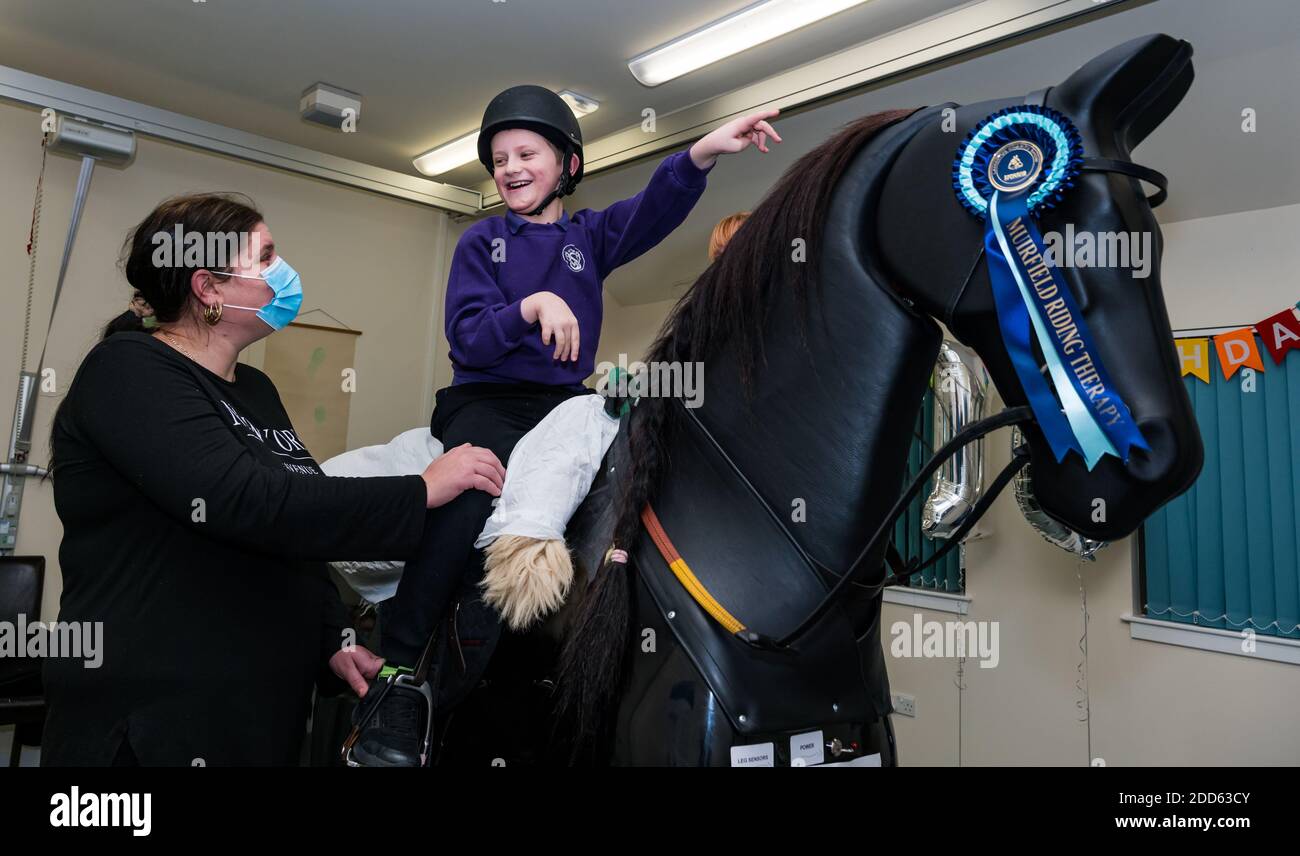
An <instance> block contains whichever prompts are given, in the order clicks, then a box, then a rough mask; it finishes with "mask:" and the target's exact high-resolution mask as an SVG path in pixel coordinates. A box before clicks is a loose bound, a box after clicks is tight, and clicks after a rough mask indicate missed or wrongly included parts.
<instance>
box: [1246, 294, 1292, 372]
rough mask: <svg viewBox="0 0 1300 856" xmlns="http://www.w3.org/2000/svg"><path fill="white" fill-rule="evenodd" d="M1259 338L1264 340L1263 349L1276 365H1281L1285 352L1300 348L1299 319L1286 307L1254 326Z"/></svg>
mask: <svg viewBox="0 0 1300 856" xmlns="http://www.w3.org/2000/svg"><path fill="white" fill-rule="evenodd" d="M1255 329H1257V330H1259V336H1260V338H1261V339H1263V340H1264V347H1265V348H1267V349H1268V355H1269V356H1270V357H1272V358H1273V362H1274V363H1275V364H1276V365H1281V364H1282V360H1283V358H1285V357H1286V352H1287V351H1289V350H1291V349H1292V348H1294V347H1297V346H1300V318H1297V317H1296V313H1295V310H1294V309H1292V308H1290V307H1287V308H1286V309H1283V310H1282V311H1281V312H1279V313H1277V314H1276V315H1270V316H1268V317H1267V318H1265V319H1264V320H1263V321H1260V322H1259V323H1258V324H1256V325H1255Z"/></svg>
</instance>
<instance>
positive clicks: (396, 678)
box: [340, 671, 433, 767]
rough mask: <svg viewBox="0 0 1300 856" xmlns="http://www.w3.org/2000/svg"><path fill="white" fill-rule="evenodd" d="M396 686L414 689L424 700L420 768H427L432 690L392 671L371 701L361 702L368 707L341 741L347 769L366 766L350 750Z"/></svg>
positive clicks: (431, 716) (399, 672)
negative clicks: (346, 736) (345, 738)
mask: <svg viewBox="0 0 1300 856" xmlns="http://www.w3.org/2000/svg"><path fill="white" fill-rule="evenodd" d="M398 684H400V685H402V686H404V687H411V688H413V689H415V691H416V692H418V693H419V694H420V696H421V697H422V698H423V699H424V740H423V741H422V742H421V743H420V766H421V767H427V766H428V765H429V744H430V743H431V738H432V733H433V690H432V689H430V688H429V682H428V681H427V680H418V681H417V680H416V676H415V675H414V674H411V673H409V672H403V671H394V672H392V673H391V674H389V676H388V680H386V681H384V685H383V687H382V688H381V689H380V690H379V692H378V694H377V695H376V696H375V697H374V698H373V699H370V698H365V699H362V700H361V703H362V704H363V705H365V704H367V703H369V707H368V708H367V709H366V712H365V713H364V714H362V716H361V718H360V719H359V720H358V721H357V723H356V724H355V725H353V726H352V730H351V731H350V732H348V739H347V740H344V741H343V748H342V750H341V751H340V755H341V757H342V759H343V762H344V763H345V764H347V765H348V766H349V767H364V766H366V765H365V764H362V763H361V762H360V761H358V760H357V759H356V756H355V755H353V753H352V749H353V747H354V746H355V745H356V742H357V740H358V739H360V737H361V732H362V731H363V730H364V729H365V727H366V724H367V723H369V722H370V720H371V718H372V717H373V716H374V715H375V711H377V710H379V706H380V705H381V704H383V701H384V699H385V698H386V697H387V696H388V693H389V691H390V690H391V689H392V688H393V687H395V686H397V685H398Z"/></svg>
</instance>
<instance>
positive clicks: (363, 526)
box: [41, 194, 505, 766]
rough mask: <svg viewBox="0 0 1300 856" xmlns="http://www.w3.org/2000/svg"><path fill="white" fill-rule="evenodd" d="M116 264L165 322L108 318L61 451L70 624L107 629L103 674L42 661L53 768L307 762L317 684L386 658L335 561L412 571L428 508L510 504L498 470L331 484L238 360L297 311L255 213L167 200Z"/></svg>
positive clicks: (275, 398) (224, 203) (446, 459)
mask: <svg viewBox="0 0 1300 856" xmlns="http://www.w3.org/2000/svg"><path fill="white" fill-rule="evenodd" d="M177 227H179V229H180V233H179V234H180V236H181V237H182V238H184V237H187V236H189V235H195V234H196V235H199V236H200V239H199V240H200V241H202V242H203V245H202V248H200V249H206V250H209V251H210V250H211V249H212V248H213V247H217V248H218V249H220V248H221V247H222V246H223V245H222V244H221V242H220V240H217V241H212V236H214V235H215V236H218V238H220V237H226V236H230V235H236V236H240V237H242V238H244V239H245V240H246V244H245V245H243V246H247V247H251V248H253V249H254V250H255V252H252V253H248V254H241V257H239V258H235V259H210V258H209V259H204V258H203V257H202V256H203V252H201V251H199V252H194V253H190V254H188V256H187V255H186V253H184V252H182V250H185V249H189V248H190V247H191V246H192V245H191V244H190V243H188V242H186V243H182V240H177V241H176V243H175V245H174V247H172V248H167V247H165V246H164V244H165V243H166V242H167V241H168V240H172V239H173V236H176V235H177V231H176V230H177ZM160 234H162V235H163V236H164V237H162V238H159V237H158V236H159V235H160ZM166 249H174V250H175V252H174V253H173V254H172V255H171V256H170V257H168V256H167V255H166V254H165V250H166ZM124 257H125V258H124V261H125V271H126V277H127V280H128V281H129V282H130V284H131V285H132V286H134V287H135V289H136V290H137V291H138V292H139V294H140V296H141V297H142V298H143V300H144V301H145V302H147V303H148V304H149V306H151V307H152V310H153V313H154V316H153V317H154V320H155V322H156V323H155V324H154V326H153V328H152V331H151V332H146V330H145V328H144V326H143V325H142V324H141V323H139V322H138V321H137V319H136V316H135V315H133V314H130V313H126V314H124V316H123V318H124V319H128V320H131V321H136V323H134V324H128V323H125V322H124V321H123V319H117V320H116V321H114V322H112V323H110V325H109V328H108V329H107V330H106V332H105V338H104V340H103V341H102V342H100V343H99V344H98V345H96V346H95V348H94V349H92V350H91V352H90V353H89V355H87V357H86V359H85V360H84V361H83V363H82V365H81V367H80V368H79V369H78V371H77V375H76V378H75V379H74V380H73V382H72V386H71V387H70V389H69V390H68V395H67V397H66V399H65V400H64V402H63V404H62V405H61V406H60V408H59V412H58V414H57V415H56V417H55V421H54V428H53V435H52V440H51V442H52V448H53V461H54V472H55V479H54V501H55V507H56V509H57V511H58V514H59V518H60V519H61V520H62V522H63V529H64V534H63V542H62V545H61V546H60V550H59V562H60V565H61V567H62V572H63V596H62V599H61V601H60V608H59V620H60V621H67V622H74V621H75V622H87V621H92V622H102V636H101V637H100V640H101V641H100V650H101V651H102V662H101V664H100V665H99V667H98V668H88V667H87V665H86V664H85V663H83V661H82V660H77V659H70V658H62V659H54V658H52V659H50V660H48V661H47V662H46V666H45V687H46V699H47V701H48V705H49V713H48V717H47V723H46V729H45V735H44V741H43V748H42V752H41V756H42V763H43V764H47V765H68V764H73V765H104V764H111V763H134V762H138V763H142V764H173V765H175V764H181V765H187V766H188V765H194V764H204V765H219V764H293V763H296V760H297V753H298V749H299V746H300V744H301V739H302V735H303V730H304V724H305V722H306V718H307V715H308V711H309V705H310V699H311V691H312V686H313V684H316V685H318V686H320V687H321V689H322V690H326V691H339V690H341V689H342V688H343V686H344V682H346V683H347V684H348V685H350V686H351V687H352V688H353V689H354V690H355V691H357V692H358V693H359V694H364V693H365V689H366V686H367V682H368V679H370V678H373V677H374V676H375V674H376V673H377V672H378V670H379V667H380V665H381V664H382V661H381V660H379V659H378V658H377V657H375V656H374V655H373V654H371V653H370V652H369V651H366V650H365V649H364V648H360V647H357V646H355V644H354V640H353V636H352V633H351V630H350V628H348V627H347V626H346V616H345V613H344V610H343V606H342V603H341V601H340V599H339V595H338V591H337V590H336V589H335V587H334V585H333V583H332V582H331V580H330V578H329V576H328V574H327V572H326V567H325V564H324V561H325V560H334V559H357V560H370V559H401V558H405V557H406V556H408V555H409V554H410V553H412V552H413V551H414V550H415V549H416V547H417V546H418V545H419V543H420V536H421V529H422V527H423V524H424V519H425V509H426V508H432V507H435V506H438V505H442V504H444V503H446V502H448V501H450V500H451V499H452V498H454V497H456V496H457V495H459V494H460V493H461V492H462V491H464V490H466V489H478V490H483V491H486V492H487V493H490V494H492V495H493V496H497V495H499V494H500V489H501V485H502V482H503V480H504V476H505V471H504V469H503V468H502V466H501V463H500V461H498V460H497V458H496V457H495V456H494V455H493V454H492V453H491V452H490V451H488V450H486V449H480V448H476V447H472V446H469V445H468V444H467V445H465V446H462V447H459V448H456V449H452V450H448V452H447V453H446V454H445V455H443V456H441V457H439V458H438V459H437V460H435V461H434V463H433V464H432V465H430V467H429V468H428V469H427V470H426V471H425V472H424V474H423V475H422V476H400V477H391V478H364V479H362V478H355V479H346V478H330V477H327V476H325V475H323V474H322V473H321V472H320V468H319V467H318V466H317V464H316V462H315V460H313V459H312V456H311V453H310V452H309V451H308V450H307V449H306V448H304V446H303V444H302V443H301V442H300V441H299V440H298V438H297V435H296V433H295V432H294V429H293V426H292V425H291V424H290V422H289V418H288V416H287V415H286V414H285V411H284V407H283V405H282V404H281V403H280V397H279V395H278V394H277V392H276V390H275V386H274V385H273V384H272V383H271V381H270V379H269V378H267V376H266V375H264V374H263V373H262V372H260V371H258V370H257V369H254V368H251V367H249V366H247V365H243V364H240V363H237V362H236V358H237V357H238V356H239V353H240V351H241V350H243V349H244V348H245V347H247V346H248V345H249V344H251V343H252V342H255V341H257V340H258V339H261V338H263V337H264V336H266V335H269V334H270V333H271V332H273V331H274V330H276V329H280V328H282V327H283V326H284V325H286V324H287V323H288V322H289V321H290V320H292V317H293V315H294V314H296V311H297V305H298V303H300V301H301V298H300V297H296V296H295V295H297V294H300V289H299V288H298V287H297V276H296V274H294V273H293V271H292V269H291V268H289V267H288V266H287V264H286V263H285V262H283V260H281V259H279V258H278V256H277V255H276V252H275V245H274V243H273V240H272V237H271V234H270V232H269V231H268V230H267V228H266V225H265V224H264V223H263V222H262V215H261V214H260V213H259V212H258V211H257V210H256V209H255V208H254V207H253V206H252V205H251V204H248V202H247V201H246V200H241V199H239V198H236V197H233V196H229V195H224V194H200V195H194V196H186V197H179V198H176V199H171V200H168V201H166V202H164V203H163V204H162V205H160V206H159V207H158V208H157V209H156V210H155V211H154V212H153V213H152V214H151V215H150V216H149V217H148V218H147V219H146V220H145V221H144V222H143V223H141V224H140V225H139V226H137V227H136V229H135V230H134V231H133V232H132V234H131V236H130V237H129V238H128V239H127V243H126V246H125V248H124ZM164 262H165V263H164ZM223 262H229V263H223Z"/></svg>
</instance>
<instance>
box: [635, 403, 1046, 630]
mask: <svg viewBox="0 0 1300 856" xmlns="http://www.w3.org/2000/svg"><path fill="white" fill-rule="evenodd" d="M678 402H679V403H680V404H681V405H682V410H683V411H684V412H685V413H686V414H687V416H688V417H690V419H691V421H692V422H693V423H694V424H695V426H696V427H697V428H698V429H699V430H700V431H701V433H703V435H704V437H705V439H707V440H708V442H709V445H711V446H712V447H713V449H714V451H715V452H717V453H718V455H719V456H720V457H721V458H722V459H723V461H724V462H726V464H727V466H728V467H729V468H730V469H731V471H732V472H733V473H734V474H735V475H736V476H737V478H739V479H740V482H741V484H743V485H744V486H745V488H746V490H748V491H749V493H750V494H751V495H752V496H753V497H754V498H755V499H757V500H758V503H759V505H760V506H761V507H762V508H763V509H764V510H765V511H766V512H767V514H768V516H769V517H770V518H771V519H772V521H773V522H774V523H775V524H776V526H777V528H778V529H779V530H780V531H781V533H782V534H783V535H784V536H785V538H786V540H788V541H789V542H790V543H791V544H792V545H793V546H794V548H795V551H796V553H798V555H799V557H800V558H801V559H802V560H803V562H804V563H805V564H806V565H807V566H808V567H810V568H812V569H814V570H817V571H821V572H823V573H825V574H827V575H828V576H831V577H837V578H838V579H837V580H836V582H835V584H834V585H833V586H831V589H830V591H828V592H827V593H826V595H825V596H824V597H823V598H822V600H821V602H820V603H818V604H817V606H816V607H815V608H814V609H813V610H812V611H811V612H810V613H809V614H808V615H807V616H805V617H804V618H803V619H802V620H800V622H799V623H798V624H797V625H796V626H795V628H794V630H792V631H790V632H789V633H787V634H785V635H784V636H783V637H781V638H780V639H776V640H773V639H771V638H770V637H767V636H764V635H762V634H760V633H757V632H755V631H754V630H752V629H750V628H748V627H746V626H745V625H744V623H743V622H742V621H739V620H738V619H735V618H734V617H733V616H731V615H730V613H726V611H725V609H722V608H721V605H720V604H716V601H713V604H716V605H717V606H718V607H719V609H718V611H719V612H721V613H725V614H726V616H727V618H729V619H731V621H719V623H721V624H723V626H724V627H726V628H727V629H728V630H729V631H731V632H732V633H733V634H734V635H735V636H736V638H738V639H740V640H741V641H743V642H745V643H746V644H748V645H751V646H753V647H756V648H764V649H768V650H772V649H780V648H788V647H789V646H790V645H791V644H792V643H794V642H795V641H797V640H798V639H799V638H800V637H801V636H803V635H804V634H805V633H807V632H808V630H810V629H811V628H812V627H813V626H814V625H816V624H817V622H818V621H820V620H821V619H822V617H823V616H824V615H825V614H826V613H827V612H828V611H829V610H830V608H831V606H832V605H834V603H835V601H837V600H838V599H839V598H840V597H841V596H842V595H843V593H844V592H845V591H846V590H847V587H848V585H849V584H850V583H852V584H854V585H858V586H859V587H861V588H865V589H866V594H867V596H870V597H874V596H875V595H876V594H878V593H879V592H880V591H881V590H882V589H884V588H885V587H886V586H890V585H893V584H895V583H897V582H898V581H899V580H900V579H903V578H905V577H907V576H910V575H911V574H913V573H916V572H917V571H919V570H921V569H922V568H924V567H926V566H928V565H929V564H931V563H933V562H935V561H937V559H938V558H941V557H942V556H943V555H944V554H946V553H947V552H948V551H950V550H952V549H953V547H955V546H956V544H957V543H958V542H959V541H960V540H961V538H962V537H964V536H965V534H966V533H967V532H969V531H970V529H971V527H973V526H974V525H975V523H976V522H977V521H978V520H979V518H980V517H981V516H983V514H984V513H985V512H986V511H987V510H988V508H989V507H990V506H991V505H992V504H993V500H994V499H996V498H997V495H998V494H999V493H1000V492H1001V491H1002V489H1003V488H1004V487H1006V485H1007V483H1008V482H1009V481H1010V480H1011V478H1012V476H1014V475H1015V474H1016V473H1017V472H1019V471H1020V469H1021V467H1023V466H1024V465H1025V464H1026V463H1027V462H1028V460H1029V458H1028V452H1027V451H1026V450H1025V447H1024V446H1021V447H1018V448H1017V449H1016V450H1015V454H1014V455H1013V457H1012V461H1011V463H1010V464H1008V465H1007V467H1006V468H1005V469H1003V471H1002V472H1001V473H999V474H998V477H997V478H996V479H995V480H994V482H993V483H992V484H991V485H990V486H989V489H988V490H987V491H985V493H984V494H983V495H982V496H981V497H980V500H979V501H978V502H977V503H976V504H975V507H974V508H973V509H971V513H970V515H969V516H968V517H967V519H966V521H965V522H964V523H963V524H962V526H961V528H959V529H958V531H957V532H956V533H954V536H953V537H952V538H951V539H950V540H949V542H948V543H947V544H945V545H944V546H943V548H942V549H941V550H939V551H936V553H935V554H934V555H933V556H931V557H930V558H929V559H927V560H926V561H925V562H924V563H922V564H917V563H915V562H913V563H909V564H907V565H904V567H903V571H904V572H903V573H901V574H900V573H897V572H895V573H894V574H886V575H885V577H884V579H882V580H880V581H879V582H877V583H873V584H871V585H869V586H863V585H862V584H861V583H858V582H857V580H856V579H855V577H856V576H857V575H858V572H859V571H860V570H861V568H862V565H863V563H864V561H865V560H866V558H867V556H869V555H870V554H871V553H872V551H873V550H875V548H876V546H877V545H878V544H879V543H880V541H881V539H882V538H884V537H885V536H886V535H888V534H889V533H890V532H891V531H892V529H893V527H894V524H895V523H896V522H897V521H898V519H899V518H900V517H902V516H903V514H904V513H905V512H906V510H907V506H908V505H909V504H910V503H911V501H912V500H913V499H914V498H915V497H916V495H917V494H918V493H919V492H920V490H921V488H922V487H924V486H925V483H926V481H927V480H928V479H929V478H930V476H932V475H934V473H935V472H937V471H938V469H939V467H941V466H943V464H944V462H945V461H947V460H948V459H949V458H951V457H952V456H953V455H955V454H956V453H957V452H958V451H960V450H961V449H962V448H963V447H965V446H966V445H967V444H969V443H973V442H974V441H976V440H978V439H980V438H981V437H983V436H984V435H986V434H988V433H990V432H992V431H996V430H997V429H999V428H1005V427H1007V426H1008V425H1020V424H1024V423H1026V422H1032V421H1033V418H1034V414H1033V410H1032V409H1031V408H1029V407H1027V406H1024V407H1012V408H1008V409H1006V410H1004V411H1002V412H1001V413H998V414H995V415H994V416H990V417H987V418H985V419H981V420H979V421H978V422H972V423H971V424H970V425H968V426H966V428H964V429H963V430H961V431H959V432H958V433H957V434H956V436H954V437H953V438H952V439H951V440H949V441H948V442H947V443H945V444H944V445H943V447H942V448H940V449H939V450H938V451H936V452H935V453H934V454H933V455H932V456H931V457H930V460H929V461H928V462H927V463H926V465H925V466H924V467H922V468H921V471H920V472H919V473H917V474H916V476H915V477H913V479H912V480H911V482H909V483H908V486H907V488H906V490H904V491H903V493H902V495H901V496H900V497H899V498H898V500H897V501H896V502H895V503H894V505H893V507H892V508H891V509H890V510H889V513H888V514H887V515H885V518H884V520H882V521H881V522H880V524H879V525H878V526H877V527H876V531H875V532H874V533H873V534H872V536H871V538H870V539H869V540H868V541H867V543H866V545H865V546H864V547H863V548H862V549H861V551H859V553H858V555H857V556H856V557H855V558H854V559H853V561H852V562H851V563H850V564H849V566H848V568H847V569H845V570H844V571H843V573H837V572H836V571H834V570H832V569H831V568H829V567H828V566H826V565H825V564H824V563H822V562H820V561H818V560H817V559H814V558H813V557H812V556H810V555H809V554H808V552H807V550H805V549H804V548H803V546H802V545H801V544H800V543H799V541H798V539H796V538H795V537H794V534H793V533H792V532H790V529H789V527H787V526H786V525H785V522H784V521H783V520H782V519H781V516H780V515H779V514H777V513H776V510H775V509H773V508H772V506H771V505H770V504H769V503H768V501H767V500H766V499H765V498H764V497H763V495H762V494H761V493H759V491H758V489H757V488H756V487H754V485H753V483H752V482H751V481H750V480H749V479H748V478H747V477H746V476H745V473H744V471H743V470H742V469H741V468H740V466H739V465H738V464H737V463H736V462H735V461H733V460H732V459H731V456H730V455H728V454H727V452H726V450H725V449H723V448H722V444H720V443H719V442H718V441H717V438H715V437H714V436H713V432H711V431H710V430H709V429H708V427H707V426H705V424H704V423H703V421H701V420H700V418H699V417H698V416H697V415H696V414H695V412H694V411H693V410H692V409H691V408H689V407H686V406H685V402H684V401H682V400H681V399H678ZM649 513H650V516H651V519H653V523H654V525H653V526H649V527H647V528H649V529H651V531H652V537H653V540H655V545H656V547H658V548H659V550H660V555H662V556H663V558H664V559H665V561H667V562H668V564H669V566H670V568H672V569H673V571H674V574H675V575H677V577H678V579H679V581H680V582H682V583H683V586H684V587H685V588H686V589H687V591H688V592H690V593H691V595H692V597H695V596H696V590H695V587H694V586H692V585H690V584H688V583H687V581H686V580H684V579H683V575H682V574H680V573H678V571H677V569H676V568H673V563H674V561H676V562H679V563H680V564H681V565H682V566H685V562H684V560H682V559H681V556H680V554H679V553H678V552H677V551H676V548H675V547H672V545H671V542H670V541H669V540H668V538H667V534H666V533H665V532H664V531H663V527H662V525H660V524H659V523H658V518H657V517H654V516H653V510H652V509H650V510H649ZM642 522H643V523H646V522H647V517H646V516H645V515H644V514H643V517H642ZM661 541H662V542H663V543H661ZM665 545H667V546H668V548H669V549H668V551H665V550H664V546H665ZM686 576H688V577H689V578H690V579H692V580H694V579H695V577H694V574H687V575H686ZM696 585H697V586H698V587H699V589H700V593H702V594H703V595H705V600H708V601H712V597H711V596H708V593H707V591H706V590H704V588H703V585H702V584H700V583H698V580H696ZM696 601H697V603H700V604H701V606H705V603H704V601H702V600H701V599H700V598H698V597H696ZM705 609H706V611H708V612H709V613H710V614H711V615H714V610H713V609H710V608H709V607H708V606H705ZM714 617H715V618H717V615H714ZM732 622H734V624H733V623H732ZM737 627H738V628H739V629H738V630H737Z"/></svg>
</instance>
